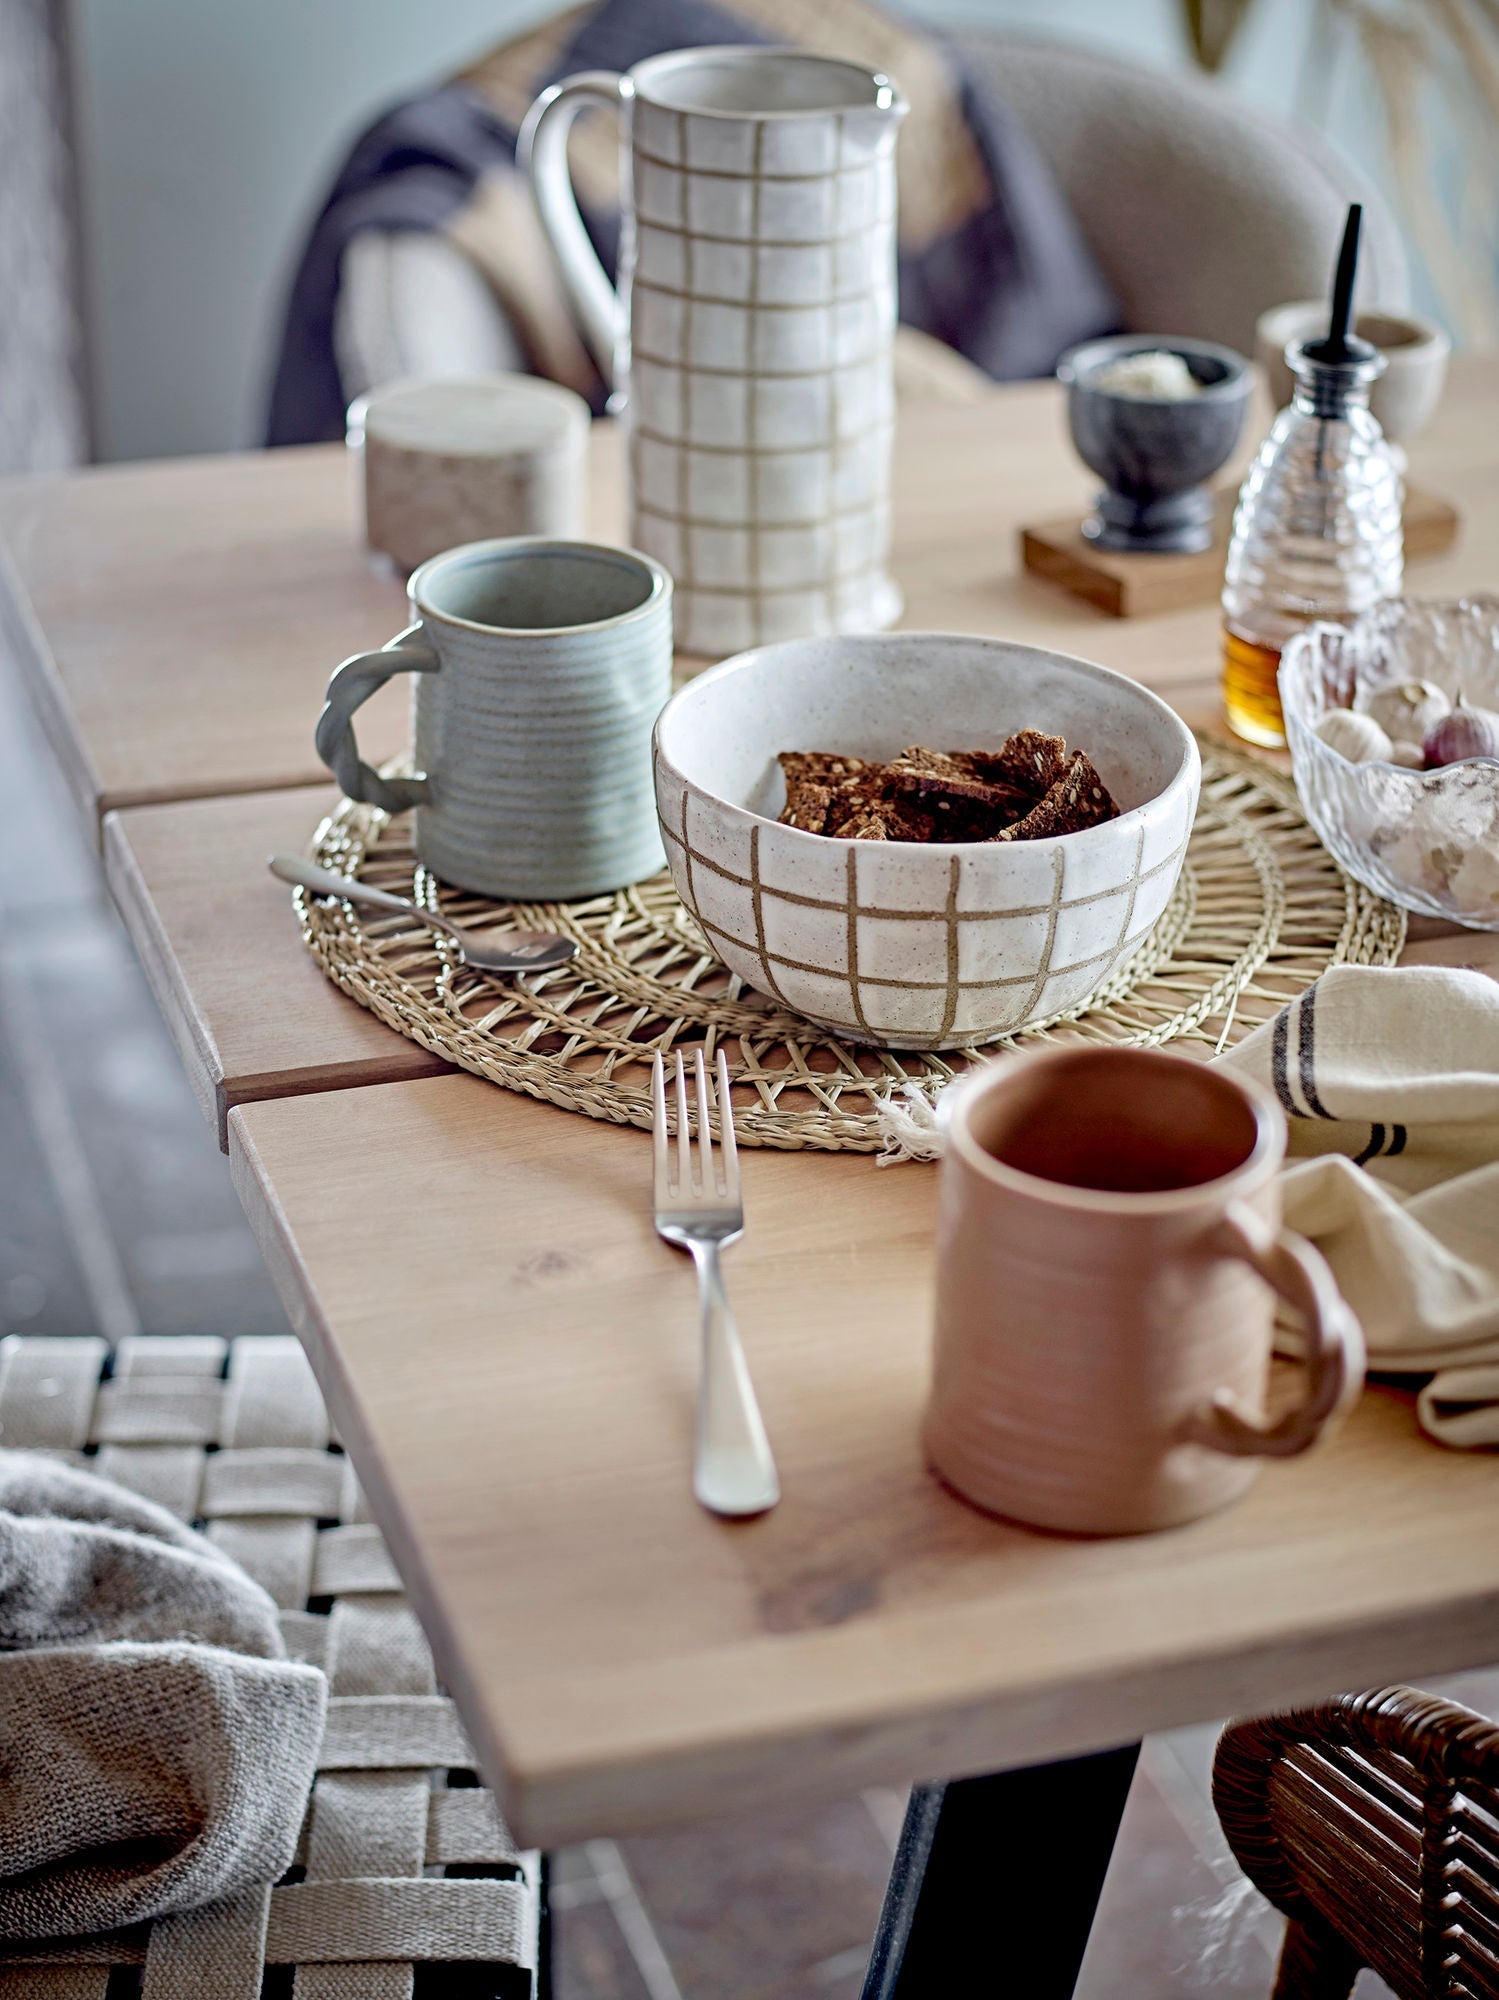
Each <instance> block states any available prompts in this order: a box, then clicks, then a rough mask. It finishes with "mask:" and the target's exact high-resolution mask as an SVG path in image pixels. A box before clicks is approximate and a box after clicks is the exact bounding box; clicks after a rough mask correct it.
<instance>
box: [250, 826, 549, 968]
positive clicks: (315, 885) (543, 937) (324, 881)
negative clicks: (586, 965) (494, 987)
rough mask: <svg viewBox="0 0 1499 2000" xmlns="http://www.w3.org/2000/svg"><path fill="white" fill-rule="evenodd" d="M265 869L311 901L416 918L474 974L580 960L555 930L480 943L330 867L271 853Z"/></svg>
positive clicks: (402, 900)
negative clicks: (334, 900) (329, 900)
mask: <svg viewBox="0 0 1499 2000" xmlns="http://www.w3.org/2000/svg"><path fill="white" fill-rule="evenodd" d="M269 867H270V871H271V873H272V874H273V875H278V876H279V877H280V878H281V880H282V881H283V882H290V883H292V884H293V885H294V887H296V888H299V889H310V890H311V891H312V893H313V895H314V896H341V897H343V899H344V900H345V901H346V902H350V903H366V904H368V905H369V907H370V908H371V909H372V910H396V911H399V912H400V914H401V915H402V916H403V917H414V918H415V919H416V921H417V922H418V923H419V924H426V925H427V926H428V927H429V928H430V929H432V930H434V931H441V932H442V933H443V935H444V936H445V937H450V938H451V939H452V940H453V942H454V943H455V944H456V945H457V947H458V949H459V951H460V952H461V953H462V955H463V961H464V963H465V965H471V966H473V967H474V969H475V970H476V971H478V972H552V971H554V970H555V969H556V967H557V966H559V965H566V963H567V961H568V960H569V959H570V958H576V957H577V955H578V947H577V945H576V943H575V942H574V940H573V939H572V938H566V937H559V936H558V935H557V933H556V932H555V931H517V932H515V933H513V934H512V935H511V936H509V937H506V938H505V939H504V940H503V942H498V943H495V944H484V943H482V942H481V939H480V937H479V936H478V935H476V934H475V933H474V932H473V931H469V930H463V929H461V928H460V927H459V926H458V925H457V924H450V923H449V922H448V920H447V918H446V917H440V916H438V915H437V913H436V911H434V910H424V909H422V908H421V906H420V905H419V904H417V903H411V902H408V901H407V899H406V898H405V897H404V896H392V895H391V894H390V893H389V891H388V890H385V889H372V888H371V887H370V885H369V884H368V883H367V882H356V881H355V880H354V878H353V876H352V875H335V874H334V872H333V870H332V869H331V868H319V867H318V866H317V864H316V863H315V862H312V861H304V860H303V859H302V857H301V856H300V855H299V854H274V855H272V856H271V859H270V863H269Z"/></svg>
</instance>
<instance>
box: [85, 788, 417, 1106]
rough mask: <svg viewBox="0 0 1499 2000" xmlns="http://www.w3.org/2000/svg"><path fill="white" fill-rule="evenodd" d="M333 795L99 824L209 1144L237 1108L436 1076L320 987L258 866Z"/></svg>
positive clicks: (306, 793)
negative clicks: (208, 1128)
mask: <svg viewBox="0 0 1499 2000" xmlns="http://www.w3.org/2000/svg"><path fill="white" fill-rule="evenodd" d="M338 797H339V793H338V788H337V786H336V785H332V784H326V785H314V786H300V785H299V786H292V787H289V788H288V789H287V790H285V791H276V792H246V793H242V794H234V795H231V796H230V797H228V798H222V799H200V800H194V801H192V802H191V803H188V804H182V805H166V806H137V807H135V808H134V809H133V810H131V811H129V812H116V813H110V814H109V815H108V816H107V817H106V819H105V821H104V872H105V875H106V877H107V879H108V882H109V886H110V889H111V891H112V892H113V895H114V899H115V903H116V905H117V906H118V908H119V911H120V914H121V915H122V916H123V918H124V920H125V925H126V928H127V929H128V930H129V932H130V935H131V938H132V940H133V942H134V944H135V948H136V950H137V952H138V953H139V954H140V960H141V964H142V965H143V966H144V968H145V972H146V977H147V978H148V979H149V980H150V982H151V988H152V991H153V992H154V993H155V995H156V1000H157V1004H158V1006H159V1007H160V1008H161V1011H162V1013H163V1015H164V1016H165V1018H166V1022H167V1025H168V1027H169V1028H170V1029H171V1031H172V1036H173V1039H174V1040H175V1042H176V1044H177V1052H178V1054H179V1055H180V1056H181V1058H182V1066H183V1068H184V1069H185V1070H186V1072H187V1076H188V1081H189V1082H190V1083H191V1084H192V1087H193V1091H194V1093H195V1095H196V1096H197V1099H198V1102H199V1103H200V1104H201V1105H202V1107H203V1109H204V1112H205V1113H206V1114H207V1116H208V1118H209V1120H210V1121H211V1122H212V1124H213V1126H214V1128H215V1130H216V1131H217V1132H218V1135H219V1143H220V1144H221V1145H225V1144H227V1143H228V1140H227V1128H226V1126H225V1123H224V1120H225V1118H226V1116H227V1114H228V1112H229V1111H230V1109H231V1108H232V1107H233V1106H234V1105H236V1104H247V1103H252V1102H254V1101H255V1100H256V1099H257V1098H262V1097H284V1096H287V1095H291V1094H294V1093H296V1092H298V1091H305V1090H341V1089H346V1088H348V1087H349V1086H350V1085H352V1084H360V1083H390V1082H396V1081H400V1080H402V1079H404V1078H408V1077H418V1076H438V1075H441V1074H443V1073H444V1072H445V1071H446V1070H447V1067H448V1065H447V1064H446V1063H443V1062H441V1061H439V1059H438V1058H437V1057H436V1056H433V1055H429V1054H428V1053H427V1051H426V1050H425V1049H423V1048H418V1046H417V1044H416V1043H415V1042H409V1041H407V1040H406V1038H405V1036H403V1035H397V1034H395V1033H393V1032H392V1031H391V1029H389V1028H387V1027H386V1026H385V1024H384V1022H382V1021H377V1020H376V1019H375V1017H374V1015H373V1014H370V1013H366V1011H365V1010H364V1008H363V1007H360V1006H358V1005H357V1004H356V1003H355V1002H354V1001H352V1000H350V999H348V998H347V997H346V996H345V995H344V994H342V993H340V992H339V991H338V989H337V987H335V986H333V985H332V984H331V983H330V982H329V981H328V980H327V979H326V978H325V977H324V975H323V973H322V970H321V968H320V967H319V966H318V964H317V962H316V960H315V959H314V958H313V956H312V954H311V953H310V952H309V951H308V950H307V949H306V947H305V946H304V945H303V943H302V933H301V931H300V930H299V928H298V926H297V920H296V915H295V913H294V911H293V909H292V904H291V892H290V890H289V889H288V888H287V887H286V884H285V883H284V882H278V881H277V880H276V879H275V877H274V876H273V875H271V874H270V873H269V872H268V870H267V868H266V862H267V860H268V859H269V858H270V856H271V855H273V854H288V853H289V854H300V853H302V852H303V850H304V849H305V848H306V846H307V843H308V840H309V838H310V836H311V834H312V830H313V828H314V827H315V826H316V825H317V823H318V821H319V820H320V819H321V818H322V817H323V816H324V814H326V813H328V812H330V811H331V810H332V809H333V807H334V805H335V804H336V803H337V801H338Z"/></svg>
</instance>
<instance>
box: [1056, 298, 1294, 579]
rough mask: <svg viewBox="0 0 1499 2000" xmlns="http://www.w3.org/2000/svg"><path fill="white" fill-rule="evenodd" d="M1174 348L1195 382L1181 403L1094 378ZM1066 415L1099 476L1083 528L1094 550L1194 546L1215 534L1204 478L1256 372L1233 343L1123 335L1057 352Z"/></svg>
mask: <svg viewBox="0 0 1499 2000" xmlns="http://www.w3.org/2000/svg"><path fill="white" fill-rule="evenodd" d="M1156 350H1164V351H1165V352H1167V353H1170V354H1179V355H1180V356H1181V358H1182V360H1183V361H1185V362H1186V364H1187V367H1188V368H1189V369H1190V370H1191V372H1192V375H1193V376H1194V377H1195V379H1196V380H1197V382H1198V383H1199V385H1200V393H1199V394H1198V395H1195V396H1187V397H1183V398H1182V399H1181V400H1180V401H1175V402H1168V401H1165V400H1161V401H1157V400H1155V399H1154V398H1151V397H1146V396H1125V395H1121V394H1119V393H1118V392H1117V391H1115V390H1112V389H1105V388H1101V387H1099V386H1098V384H1097V382H1096V381H1095V379H1094V378H1095V377H1096V376H1097V375H1098V373H1099V371H1100V370H1101V369H1103V368H1106V367H1107V366H1108V365H1109V363H1110V362H1111V361H1118V360H1121V359H1122V358H1123V357H1124V356H1125V355H1127V354H1143V353H1150V352H1154V351H1156ZM1057 379H1058V380H1059V381H1060V382H1062V383H1063V384H1064V385H1065V387H1066V390H1067V421H1068V423H1069V425H1070V426H1071V430H1072V442H1073V444H1074V445H1075V446H1076V447H1077V454H1078V457H1079V458H1081V460H1082V461H1083V463H1084V465H1086V466H1087V467H1088V468H1089V469H1090V470H1091V471H1093V472H1096V473H1097V474H1098V476H1099V478H1100V479H1102V480H1103V482H1104V490H1103V492H1102V493H1100V494H1099V496H1098V510H1097V512H1096V514H1094V515H1093V516H1092V517H1091V519H1089V520H1088V521H1085V522H1084V524H1083V533H1084V535H1086V536H1087V538H1088V539H1089V541H1091V542H1094V543H1096V544H1097V546H1098V547H1099V548H1101V549H1121V550H1131V551H1137V552H1139V551H1143V552H1147V553H1156V554H1165V555H1185V554H1196V553H1198V552H1200V551H1201V550H1203V549H1205V548H1208V547H1209V546H1210V545H1211V543H1212V539H1213V496H1212V493H1211V492H1210V491H1209V489H1208V485H1207V482H1208V480H1210V479H1211V478H1212V476H1213V474H1214V473H1215V472H1217V471H1218V469H1219V467H1220V466H1222V465H1223V464H1224V463H1225V462H1226V461H1227V459H1228V458H1229V456H1230V454H1231V453H1232V451H1233V448H1234V446H1235V445H1236V444H1237V443H1238V441H1239V433H1240V431H1241V430H1242V429H1243V428H1244V411H1245V409H1246V407H1247V405H1248V402H1249V396H1250V391H1251V390H1252V388H1253V386H1254V377H1253V374H1252V372H1251V370H1250V366H1249V363H1248V362H1247V361H1246V360H1245V359H1244V357H1243V355H1242V354H1235V353H1234V351H1233V349H1232V348H1231V347H1218V346H1215V345H1214V344H1213V343H1212V342H1211V341H1207V340H1174V339H1167V338H1165V337H1164V336H1158V335H1152V334H1141V333H1128V334H1118V335H1115V336H1114V337H1113V338H1112V339H1109V340H1090V341H1086V342H1085V343H1084V344H1083V345H1082V346H1081V347H1074V348H1072V349H1071V350H1070V352H1068V353H1066V354H1064V355H1063V356H1062V359H1061V361H1060V362H1059V363H1058V364H1057Z"/></svg>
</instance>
